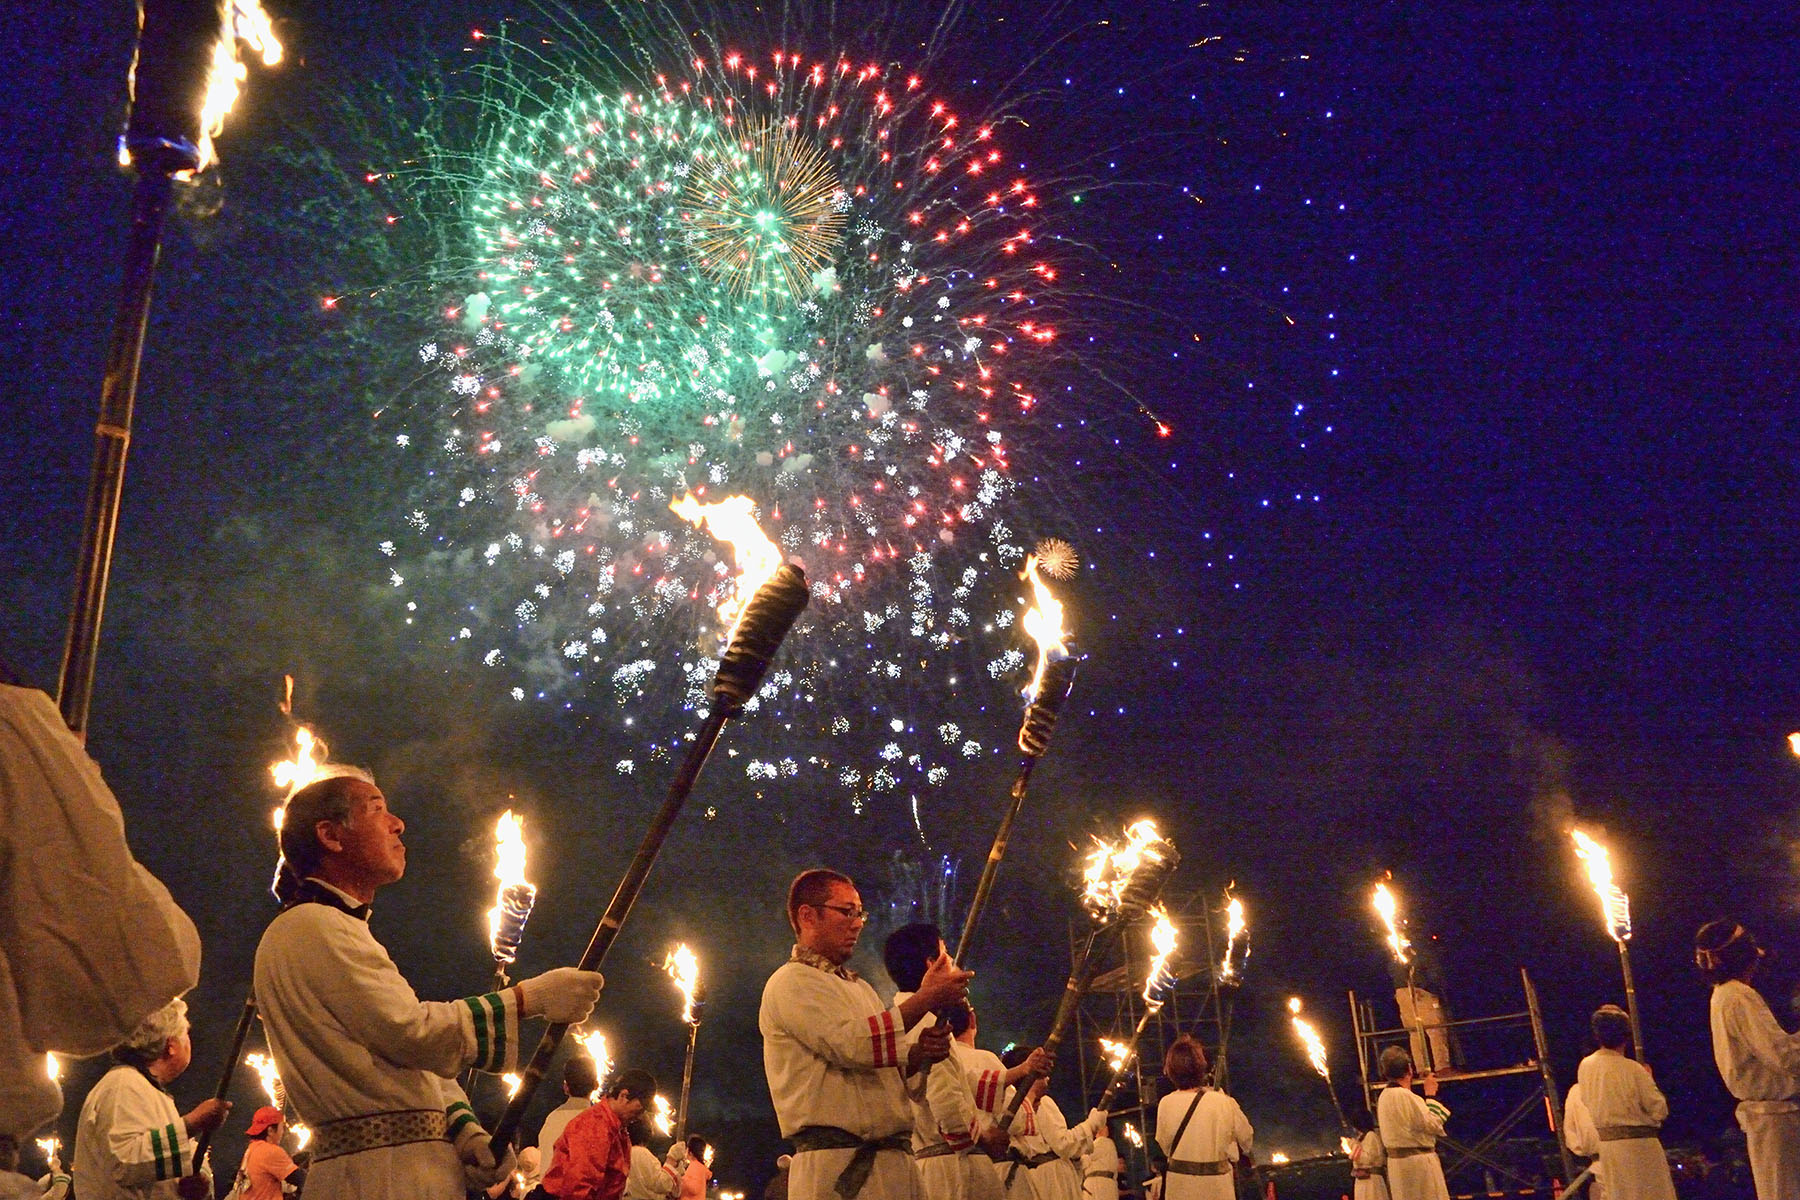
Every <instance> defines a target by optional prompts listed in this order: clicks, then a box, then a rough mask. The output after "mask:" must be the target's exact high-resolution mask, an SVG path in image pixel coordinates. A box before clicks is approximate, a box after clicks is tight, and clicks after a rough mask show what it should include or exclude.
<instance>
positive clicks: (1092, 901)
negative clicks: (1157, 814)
mask: <svg viewBox="0 0 1800 1200" xmlns="http://www.w3.org/2000/svg"><path fill="white" fill-rule="evenodd" d="M1161 842H1162V834H1160V833H1158V832H1157V829H1156V822H1155V821H1151V820H1148V819H1145V820H1142V821H1138V822H1136V823H1135V824H1133V825H1131V826H1129V827H1128V828H1127V829H1126V830H1125V840H1124V842H1123V843H1120V842H1108V841H1102V840H1101V839H1099V838H1095V839H1094V849H1093V852H1092V853H1090V854H1089V855H1088V865H1087V869H1086V870H1085V871H1083V872H1082V882H1083V884H1084V886H1083V888H1082V893H1081V898H1082V903H1084V904H1086V905H1087V906H1088V907H1089V908H1090V909H1093V910H1095V911H1097V912H1105V913H1114V912H1117V911H1118V909H1119V905H1120V903H1121V900H1122V897H1123V895H1124V891H1125V884H1126V883H1127V882H1128V881H1129V880H1130V878H1131V873H1132V872H1133V871H1135V870H1136V869H1137V867H1138V864H1139V863H1140V862H1142V861H1143V859H1144V856H1145V854H1146V852H1147V851H1148V850H1149V847H1151V846H1155V845H1158V844H1160V843H1161Z"/></svg>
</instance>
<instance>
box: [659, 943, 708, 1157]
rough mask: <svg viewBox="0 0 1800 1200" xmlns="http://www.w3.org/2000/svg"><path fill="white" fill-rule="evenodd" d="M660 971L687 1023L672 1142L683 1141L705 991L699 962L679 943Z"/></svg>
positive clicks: (664, 961) (685, 1135)
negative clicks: (678, 997) (678, 1000)
mask: <svg viewBox="0 0 1800 1200" xmlns="http://www.w3.org/2000/svg"><path fill="white" fill-rule="evenodd" d="M663 970H665V971H667V972H668V973H669V978H670V979H673V980H674V981H675V987H676V988H677V990H679V991H680V992H681V1019H682V1021H684V1022H685V1023H686V1024H687V1027H688V1036H687V1058H686V1059H684V1060H683V1061H682V1064H681V1107H680V1108H678V1109H676V1110H675V1140H676V1141H678V1142H684V1141H686V1140H687V1118H688V1093H689V1091H690V1090H691V1089H692V1088H693V1084H694V1043H695V1042H697V1041H698V1040H699V1038H700V1017H701V1015H702V1014H703V1013H704V1012H705V1011H706V989H705V988H703V987H701V986H700V960H699V959H697V958H695V957H694V952H693V951H692V950H689V949H688V948H687V943H686V942H682V943H680V944H679V945H677V946H676V947H675V948H674V949H673V950H671V951H669V953H668V955H667V957H665V958H664V959H663Z"/></svg>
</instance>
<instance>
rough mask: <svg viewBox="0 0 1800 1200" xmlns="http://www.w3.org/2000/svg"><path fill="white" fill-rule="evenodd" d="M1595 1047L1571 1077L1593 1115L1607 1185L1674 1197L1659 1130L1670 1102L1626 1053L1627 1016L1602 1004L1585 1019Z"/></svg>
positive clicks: (1634, 1194) (1646, 1199)
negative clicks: (1574, 1075) (1591, 1016)
mask: <svg viewBox="0 0 1800 1200" xmlns="http://www.w3.org/2000/svg"><path fill="white" fill-rule="evenodd" d="M1589 1028H1590V1029H1591V1030H1592V1031H1593V1034H1594V1041H1595V1042H1596V1043H1597V1044H1598V1045H1599V1047H1600V1048H1599V1049H1598V1050H1595V1051H1594V1052H1593V1053H1592V1054H1590V1055H1588V1056H1587V1057H1586V1058H1584V1059H1582V1060H1581V1066H1580V1067H1579V1068H1578V1069H1577V1071H1576V1082H1577V1084H1578V1086H1579V1087H1580V1088H1581V1095H1582V1099H1583V1101H1584V1107H1586V1108H1587V1110H1588V1112H1589V1113H1590V1114H1592V1117H1593V1121H1594V1128H1595V1131H1596V1133H1597V1135H1598V1141H1599V1156H1600V1162H1601V1165H1602V1168H1603V1171H1604V1174H1605V1176H1606V1183H1607V1189H1608V1190H1609V1191H1610V1192H1611V1193H1612V1194H1613V1195H1614V1196H1616V1197H1618V1198H1619V1200H1675V1181H1674V1179H1672V1178H1671V1177H1670V1175H1669V1156H1668V1155H1667V1154H1666V1153H1664V1151H1663V1146H1662V1140H1661V1138H1660V1137H1659V1134H1660V1132H1661V1130H1662V1123H1663V1121H1664V1120H1666V1119H1667V1118H1668V1115H1669V1102H1668V1101H1667V1100H1665V1099H1664V1098H1663V1094H1662V1090H1661V1089H1660V1088H1658V1087H1657V1086H1656V1081H1655V1080H1653V1079H1651V1077H1650V1069H1649V1068H1648V1067H1646V1066H1644V1064H1643V1063H1640V1062H1634V1061H1633V1060H1631V1059H1629V1058H1626V1057H1625V1045H1626V1043H1628V1042H1629V1041H1631V1016H1630V1014H1628V1013H1627V1012H1626V1011H1625V1010H1624V1009H1622V1008H1620V1007H1618V1006H1617V1005H1616V1004H1607V1005H1602V1006H1601V1008H1600V1009H1599V1010H1598V1011H1597V1012H1595V1013H1594V1016H1593V1019H1592V1020H1591V1021H1590V1022H1589Z"/></svg>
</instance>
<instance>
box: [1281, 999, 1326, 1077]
mask: <svg viewBox="0 0 1800 1200" xmlns="http://www.w3.org/2000/svg"><path fill="white" fill-rule="evenodd" d="M1288 1012H1290V1013H1292V1014H1293V1021H1294V1032H1295V1033H1296V1034H1298V1035H1299V1036H1300V1044H1301V1045H1302V1046H1303V1047H1305V1049H1306V1061H1308V1062H1310V1063H1311V1064H1312V1069H1313V1070H1315V1071H1317V1072H1318V1073H1319V1078H1320V1079H1324V1080H1329V1079H1330V1078H1331V1067H1330V1066H1329V1065H1328V1064H1327V1063H1326V1061H1325V1042H1324V1040H1323V1039H1322V1038H1320V1037H1319V1031H1318V1030H1317V1029H1314V1028H1313V1026H1312V1022H1311V1021H1308V1020H1307V1019H1306V1018H1305V1017H1302V1016H1301V1015H1300V997H1298V996H1290V997H1288Z"/></svg>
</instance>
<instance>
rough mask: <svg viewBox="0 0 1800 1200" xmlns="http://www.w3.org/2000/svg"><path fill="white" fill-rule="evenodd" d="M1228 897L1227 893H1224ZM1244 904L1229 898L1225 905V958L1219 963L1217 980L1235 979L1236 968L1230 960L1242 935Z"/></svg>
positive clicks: (1234, 897) (1235, 898)
mask: <svg viewBox="0 0 1800 1200" xmlns="http://www.w3.org/2000/svg"><path fill="white" fill-rule="evenodd" d="M1226 894H1227V895H1230V893H1229V892H1227V893H1226ZM1245 928H1246V926H1245V924H1244V902H1243V901H1242V900H1239V899H1238V898H1237V897H1236V896H1231V899H1230V900H1229V902H1227V903H1226V905H1225V957H1224V958H1223V959H1221V960H1220V961H1219V978H1220V979H1235V978H1237V967H1236V965H1235V964H1234V963H1233V962H1232V959H1233V958H1234V957H1235V956H1236V953H1237V942H1238V938H1240V937H1242V936H1243V935H1244V929H1245Z"/></svg>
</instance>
